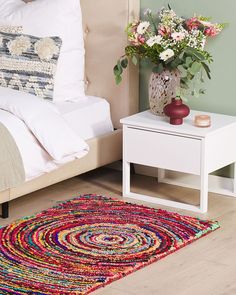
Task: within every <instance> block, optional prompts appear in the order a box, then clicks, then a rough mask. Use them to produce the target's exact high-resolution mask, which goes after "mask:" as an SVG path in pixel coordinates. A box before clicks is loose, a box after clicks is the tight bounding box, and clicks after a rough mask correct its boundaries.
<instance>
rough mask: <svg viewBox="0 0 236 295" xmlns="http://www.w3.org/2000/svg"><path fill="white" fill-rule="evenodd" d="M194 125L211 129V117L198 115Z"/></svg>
mask: <svg viewBox="0 0 236 295" xmlns="http://www.w3.org/2000/svg"><path fill="white" fill-rule="evenodd" d="M194 125H195V126H197V127H210V126H211V117H210V116H208V115H197V116H195V119H194Z"/></svg>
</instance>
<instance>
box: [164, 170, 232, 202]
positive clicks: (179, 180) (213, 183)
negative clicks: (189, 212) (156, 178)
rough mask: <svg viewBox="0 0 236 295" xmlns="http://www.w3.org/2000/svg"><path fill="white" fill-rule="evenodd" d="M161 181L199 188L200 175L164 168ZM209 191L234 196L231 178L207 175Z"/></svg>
mask: <svg viewBox="0 0 236 295" xmlns="http://www.w3.org/2000/svg"><path fill="white" fill-rule="evenodd" d="M161 182H164V183H169V184H173V185H179V186H183V187H189V188H193V189H200V176H196V175H189V174H186V173H180V172H173V171H168V170H166V171H165V173H164V177H163V179H162V180H161ZM208 187H209V192H212V193H217V194H221V195H227V196H232V197H235V196H236V194H235V192H234V180H233V179H232V178H226V177H220V176H216V175H209V186H208Z"/></svg>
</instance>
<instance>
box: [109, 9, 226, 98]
mask: <svg viewBox="0 0 236 295" xmlns="http://www.w3.org/2000/svg"><path fill="white" fill-rule="evenodd" d="M144 14H145V18H146V20H144V21H135V22H132V23H130V24H129V25H128V27H127V29H126V32H127V34H128V40H129V42H130V45H128V46H127V47H126V48H125V55H123V56H122V57H121V58H120V59H119V60H118V63H117V65H116V66H115V67H114V75H115V79H116V83H117V84H119V83H120V82H121V81H122V73H123V70H124V69H125V68H127V66H128V62H129V59H128V58H131V60H132V62H133V63H134V64H135V65H137V63H138V58H140V59H144V60H145V59H147V60H149V61H151V62H152V64H153V69H152V72H153V74H161V73H163V72H164V78H163V79H164V80H165V79H167V82H170V80H171V79H172V77H171V76H168V74H167V71H168V72H170V73H172V76H174V77H177V76H178V75H179V83H177V82H178V81H177V80H178V79H177V80H176V78H175V84H176V83H177V84H179V85H178V87H175V88H176V93H174V94H176V97H182V98H185V97H187V96H189V95H193V96H198V95H199V94H203V93H204V92H205V90H204V89H202V88H198V86H197V85H198V82H204V76H205V75H204V72H205V74H206V76H207V77H208V78H209V79H211V73H210V68H209V64H210V63H211V62H212V61H213V59H212V56H211V54H210V53H209V52H208V51H207V50H205V46H206V43H207V39H208V38H209V37H215V36H216V35H218V34H219V33H220V32H221V31H222V29H223V28H224V24H215V23H211V22H210V18H208V17H203V16H197V15H195V16H193V17H191V18H187V19H186V18H183V17H179V16H178V15H177V14H176V13H175V12H174V11H173V10H172V9H171V7H168V8H167V9H166V8H163V9H161V10H160V12H158V13H155V14H154V13H153V12H152V11H151V10H150V9H147V10H146V11H145V13H144ZM153 79H154V78H153V77H152V81H153ZM154 80H155V79H154ZM150 83H151V82H150ZM151 88H152V89H154V90H157V89H155V87H153V85H152V87H151ZM157 92H158V93H159V94H160V93H162V92H163V91H161V90H160V89H159V90H158V91H157ZM174 92H175V91H174ZM171 95H172V98H173V91H171V92H170V96H171ZM168 99H171V98H168Z"/></svg>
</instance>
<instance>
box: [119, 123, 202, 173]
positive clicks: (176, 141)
mask: <svg viewBox="0 0 236 295" xmlns="http://www.w3.org/2000/svg"><path fill="white" fill-rule="evenodd" d="M124 157H125V159H126V161H127V162H130V163H136V164H141V165H146V166H152V167H159V168H164V169H169V170H174V171H179V172H185V173H191V174H196V175H200V166H201V140H199V139H195V138H187V137H182V136H176V135H170V134H165V133H158V132H155V131H149V130H142V129H135V128H132V127H126V128H124Z"/></svg>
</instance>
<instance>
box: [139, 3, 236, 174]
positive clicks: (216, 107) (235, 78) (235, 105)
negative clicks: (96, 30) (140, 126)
mask: <svg viewBox="0 0 236 295" xmlns="http://www.w3.org/2000/svg"><path fill="white" fill-rule="evenodd" d="M168 3H169V4H170V6H171V7H172V9H174V10H175V11H176V12H177V13H178V14H179V15H181V16H185V17H190V16H192V15H193V14H194V13H197V14H200V15H204V16H212V17H213V21H215V22H223V23H228V24H229V25H228V27H227V28H226V29H225V30H224V31H223V32H222V33H221V35H219V36H217V37H216V38H215V39H211V40H210V41H209V42H208V50H209V51H210V52H211V53H212V55H213V59H214V62H213V63H212V64H211V71H212V80H210V81H206V83H205V85H204V87H205V89H206V90H207V92H206V94H205V95H202V96H201V97H200V98H191V99H189V101H188V105H189V106H190V107H191V108H192V109H195V110H199V111H209V112H216V113H222V114H228V115H234V116H236V55H235V54H236V40H235V36H236V33H235V32H236V1H235V0H217V1H216V0H168V1H165V0H141V17H143V13H142V12H143V10H144V9H145V8H151V9H152V10H153V11H157V10H158V9H159V8H161V7H163V6H166V7H167V4H168ZM150 72H151V67H150V65H148V64H143V63H141V68H140V78H141V85H140V109H141V110H145V109H147V108H148V80H149V75H150ZM235 140H236V134H235ZM235 153H236V151H235ZM217 174H219V175H223V176H228V175H229V174H231V175H232V167H231V168H230V167H227V168H226V169H223V170H221V171H219V172H218V173H217Z"/></svg>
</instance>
